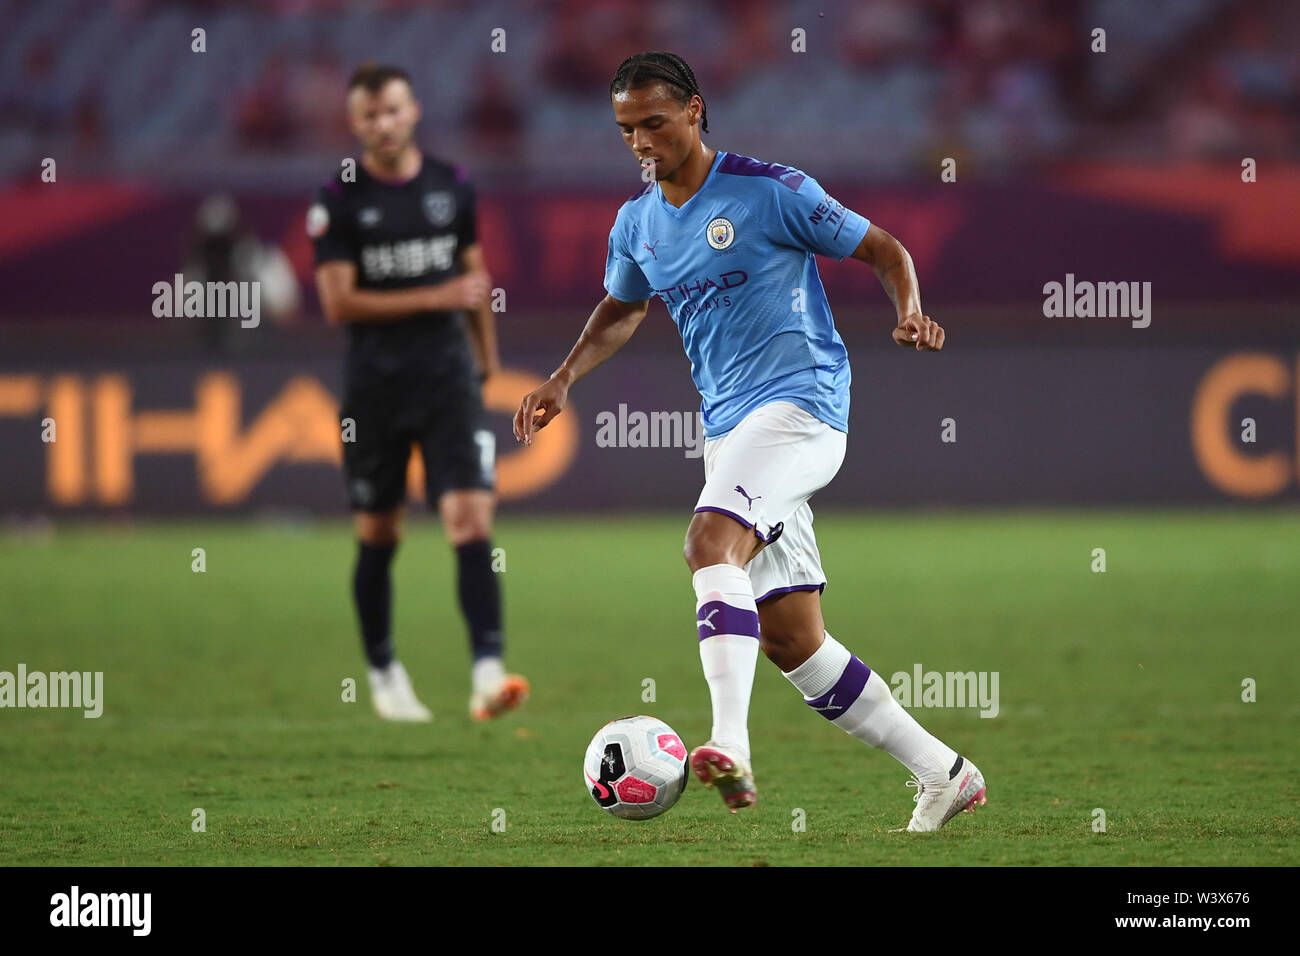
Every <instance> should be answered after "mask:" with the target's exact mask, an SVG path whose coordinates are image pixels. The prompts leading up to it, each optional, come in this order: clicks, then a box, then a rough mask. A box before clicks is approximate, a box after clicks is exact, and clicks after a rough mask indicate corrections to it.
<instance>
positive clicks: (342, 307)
mask: <svg viewBox="0 0 1300 956" xmlns="http://www.w3.org/2000/svg"><path fill="white" fill-rule="evenodd" d="M489 285H490V280H489V279H488V277H487V273H485V272H471V273H467V274H465V275H459V276H456V278H454V279H449V280H447V281H446V282H440V283H438V284H437V285H426V286H417V287H415V288H414V289H392V290H385V291H382V292H378V291H375V290H372V289H358V288H357V267H356V263H354V262H348V261H347V260H344V259H332V260H329V261H326V262H322V263H321V264H320V265H319V266H317V267H316V292H317V294H318V295H319V296H320V304H321V310H322V311H323V312H324V313H325V318H327V319H328V320H329V321H330V322H392V321H394V320H397V319H405V318H409V317H410V316H411V315H413V314H415V313H417V312H452V311H456V310H458V309H477V308H479V307H481V306H483V305H484V304H486V302H487V297H488V292H489Z"/></svg>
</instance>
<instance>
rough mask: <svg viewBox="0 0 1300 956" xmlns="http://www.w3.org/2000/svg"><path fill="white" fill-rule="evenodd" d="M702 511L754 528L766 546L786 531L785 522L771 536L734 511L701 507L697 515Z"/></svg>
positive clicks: (696, 511)
mask: <svg viewBox="0 0 1300 956" xmlns="http://www.w3.org/2000/svg"><path fill="white" fill-rule="evenodd" d="M701 511H712V512H713V513H714V514H720V515H726V516H727V517H728V518H735V519H736V520H737V521H739V522H740V523H741V524H742V525H744V526H745V527H746V528H752V529H753V530H754V535H755V536H756V537H757V538H758V540H759V541H762V542H763V543H764V544H771V543H772V542H773V541H775V540H776V539H777V538H779V537H781V532H782V531H784V530H785V522H784V521H779V522H777V524H776V527H774V528H773V529H772V533H771V534H770V535H765V534H763V532H761V531H759V530H758V525H756V524H754V522H752V521H746V520H745V519H744V518H742V517H741V516H740V515H738V514H736V513H735V512H734V511H728V510H727V509H726V508H715V507H713V505H700V507H698V508H696V509H695V513H696V514H699V513H700V512H701Z"/></svg>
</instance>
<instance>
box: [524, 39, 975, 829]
mask: <svg viewBox="0 0 1300 956" xmlns="http://www.w3.org/2000/svg"><path fill="white" fill-rule="evenodd" d="M610 98H611V102H612V104H613V108H614V119H615V121H616V122H617V124H618V127H619V129H620V130H621V131H622V134H623V140H624V141H625V142H626V143H627V144H628V146H629V147H630V148H631V150H632V152H633V153H634V154H635V155H636V158H637V160H638V161H639V163H640V164H641V167H642V169H643V174H644V175H645V178H646V179H647V184H646V186H645V187H644V188H643V189H641V190H640V191H638V192H637V193H636V195H634V196H633V197H632V198H630V199H629V200H627V202H625V203H624V204H623V206H622V208H621V209H619V211H618V218H617V219H616V220H615V222H614V228H613V229H612V230H611V231H610V235H609V255H608V257H607V259H606V263H605V290H606V292H607V293H608V295H607V296H606V297H605V298H604V300H603V301H601V303H600V304H599V305H597V306H596V309H595V311H594V312H592V314H591V317H590V319H588V321H587V325H586V328H584V329H583V331H582V334H581V335H580V336H579V338H578V342H577V344H576V345H575V346H574V347H573V350H572V351H571V352H570V353H569V356H568V358H566V359H565V360H564V363H563V364H562V365H561V366H560V367H559V368H558V369H556V371H555V373H554V374H553V375H552V376H551V378H550V380H549V381H547V382H546V383H545V384H544V385H542V386H541V387H540V388H538V389H536V390H535V391H533V392H531V393H529V394H528V395H526V396H525V397H524V399H523V401H522V402H521V404H520V407H519V410H518V411H517V412H516V413H515V421H514V430H515V437H516V438H517V439H518V440H519V441H522V442H524V443H525V444H528V443H531V442H532V440H533V435H534V432H536V431H538V430H540V429H542V428H545V427H546V425H547V423H548V422H550V421H551V419H553V418H554V417H555V416H556V415H558V414H559V413H560V412H561V411H562V410H563V408H564V405H565V402H566V400H567V397H568V393H569V389H570V387H572V385H573V383H574V382H576V381H577V380H578V379H580V378H582V376H583V375H585V374H587V373H588V372H589V371H591V370H592V369H593V368H595V367H596V366H597V365H599V364H600V363H601V362H603V361H605V360H606V359H607V358H609V357H610V356H611V355H613V354H614V352H616V351H617V350H618V349H619V348H620V347H621V346H622V345H623V344H624V343H626V342H627V341H628V339H630V338H631V337H632V333H633V332H635V331H636V328H637V326H638V325H639V324H640V323H641V320H642V319H644V318H645V315H646V310H647V309H648V308H649V305H650V301H649V300H650V298H651V297H652V296H658V297H659V298H660V299H662V300H663V302H664V305H665V306H667V308H668V312H669V314H670V315H671V316H672V319H673V321H674V322H675V323H676V324H677V328H678V330H679V331H680V332H681V336H682V344H683V345H684V346H685V348H686V354H687V355H688V356H689V358H690V360H691V374H692V376H693V378H694V380H695V384H696V387H697V388H698V389H699V392H700V398H701V406H700V407H701V413H702V418H703V423H704V435H705V446H704V468H705V482H704V490H703V491H702V492H701V493H700V497H699V499H698V501H697V502H696V505H695V514H694V517H693V518H692V520H691V523H690V527H689V528H688V529H687V532H686V546H685V558H686V564H687V565H688V566H689V567H690V569H691V573H692V574H693V583H694V586H695V595H696V615H697V621H696V624H697V630H698V636H699V647H700V661H701V663H702V664H703V667H704V677H705V680H706V681H707V683H708V686H709V693H710V695H711V697H712V702H713V731H712V735H711V739H710V740H709V741H708V742H707V743H706V744H704V745H702V746H700V747H697V748H695V750H693V751H692V752H691V757H690V763H691V770H692V772H693V773H694V774H695V775H696V777H697V778H699V780H700V781H701V782H703V783H704V784H705V785H706V786H710V787H716V788H717V789H718V791H719V792H720V793H721V794H722V796H723V800H724V802H725V803H726V805H727V806H728V807H729V808H730V809H731V810H732V812H735V811H736V810H737V809H739V808H741V807H748V806H752V805H753V804H754V801H755V797H756V791H755V787H754V775H753V771H752V769H751V765H750V749H749V729H748V716H749V699H750V692H751V689H752V687H753V681H754V669H755V666H756V663H757V659H758V651H759V648H760V647H761V648H762V650H763V653H764V654H766V655H767V657H768V659H769V660H771V661H772V662H773V663H774V664H776V665H777V666H778V667H779V668H781V672H782V673H783V674H784V675H785V676H786V678H787V679H789V681H790V683H792V684H793V685H794V686H795V688H796V689H798V690H799V692H800V693H801V694H802V695H803V697H804V700H805V702H806V703H807V704H808V705H809V706H810V707H811V708H812V709H813V710H816V711H818V712H819V713H820V714H821V715H822V716H823V717H825V718H827V719H828V720H830V721H831V722H832V723H834V724H835V725H836V726H838V727H839V728H840V729H842V730H844V731H845V732H847V733H849V734H851V735H853V736H854V737H856V738H857V739H859V740H861V741H862V742H864V743H866V744H868V745H870V746H873V747H879V748H880V749H882V750H885V751H886V752H888V753H890V754H892V755H893V756H894V757H895V758H897V759H898V760H899V761H900V762H901V763H902V764H903V765H904V766H905V767H907V769H908V770H910V771H911V772H912V774H913V776H914V777H915V780H914V781H913V780H909V781H908V784H909V785H914V786H915V787H916V789H917V793H916V795H915V797H914V800H915V801H916V807H915V809H914V810H913V813H912V819H911V821H910V823H909V824H908V826H907V829H908V830H911V831H929V830H937V829H939V828H940V827H942V826H943V825H944V824H945V823H947V822H948V820H950V819H951V818H952V817H954V816H955V815H956V814H957V813H959V812H961V811H962V810H970V811H971V812H974V809H975V807H976V806H977V805H980V806H982V805H983V804H984V801H985V785H984V777H983V775H982V774H981V773H980V771H979V769H978V768H977V767H976V766H975V765H974V764H973V763H971V761H969V760H968V759H966V758H965V757H962V756H960V755H959V754H957V753H956V752H955V751H953V750H952V749H951V748H949V747H948V746H946V745H945V744H944V743H943V742H942V741H940V740H939V739H937V738H936V737H934V736H933V735H931V734H930V733H928V732H927V731H926V730H925V729H924V728H923V727H921V725H920V724H918V723H917V722H916V720H915V719H913V717H912V716H911V715H910V714H908V713H907V711H905V710H904V709H903V708H902V706H900V705H899V703H898V701H896V700H895V699H894V697H893V695H892V694H891V693H890V688H889V685H888V684H887V683H886V682H885V680H884V679H883V678H881V676H880V675H879V674H878V673H876V672H875V671H873V670H872V669H871V668H870V667H868V666H867V665H866V664H864V663H863V662H862V661H861V660H859V659H858V658H857V657H856V656H854V655H853V654H852V653H850V652H849V650H848V649H847V648H845V647H844V645H842V644H841V643H840V642H839V641H837V640H835V638H833V637H831V635H830V634H829V633H828V632H827V631H826V630H825V627H824V624H823V622H822V613H821V592H822V590H823V589H824V588H825V587H826V576H825V574H824V572H823V571H822V566H821V556H820V555H819V553H818V551H817V541H816V539H815V538H814V536H813V527H812V511H811V509H810V508H809V506H808V501H809V499H810V498H811V497H812V496H813V494H815V493H816V492H817V491H819V490H820V489H821V488H824V487H825V486H826V485H827V484H829V483H830V481H831V479H832V478H833V477H834V476H835V473H836V472H837V471H838V470H839V467H840V464H841V462H843V460H844V450H845V442H846V436H847V432H848V421H849V381H850V376H849V360H848V353H847V352H846V351H845V348H844V342H843V341H842V340H841V339H840V336H839V333H838V332H836V331H835V325H834V322H833V320H832V317H831V311H830V306H829V304H828V303H827V301H826V293H825V290H824V289H823V288H822V284H821V279H820V278H819V277H818V274H817V262H816V258H815V257H816V256H818V255H823V256H830V257H832V258H834V259H836V260H842V259H843V258H844V257H846V256H852V257H853V258H855V259H859V260H861V261H862V262H865V263H866V264H867V265H869V266H871V268H872V269H873V270H874V271H875V273H876V276H877V277H878V278H879V279H880V282H881V284H882V285H883V286H884V289H885V292H886V293H887V294H888V296H889V299H890V301H891V302H892V303H893V304H894V307H895V309H896V310H897V313H898V324H897V326H896V327H895V329H894V331H893V338H894V341H895V342H896V343H898V344H899V345H903V346H910V347H912V348H914V349H916V350H917V351H922V352H925V351H932V352H937V351H939V350H940V349H941V348H943V343H944V331H943V329H942V328H941V327H940V326H939V325H938V324H937V323H936V322H934V321H932V320H931V319H930V318H929V317H928V316H926V315H924V314H922V312H921V299H920V290H919V288H918V285H917V280H916V271H915V269H914V268H913V266H912V259H911V256H909V255H908V253H907V250H906V249H904V248H903V246H902V245H901V244H900V243H899V242H898V241H897V240H896V239H894V238H893V237H892V236H891V235H889V233H887V232H885V231H884V230H883V229H881V228H880V227H879V226H878V225H874V224H872V223H869V222H868V221H867V220H866V219H864V218H863V217H862V216H860V215H858V214H857V213H856V212H853V211H852V210H850V209H846V208H845V207H844V206H843V205H842V204H841V203H839V202H837V201H836V200H835V199H833V198H832V197H831V196H829V195H828V194H827V193H826V191H825V190H824V189H822V187H821V186H820V185H819V184H818V183H817V181H816V180H815V179H813V178H812V177H811V176H809V175H807V174H806V173H804V172H802V171H800V170H798V169H792V168H790V167H788V166H780V165H776V164H774V163H764V162H760V161H758V160H755V159H750V158H749V157H746V156H738V155H736V154H734V153H727V152H725V151H722V150H717V149H713V148H711V147H708V146H706V145H705V144H704V143H703V142H701V140H700V133H701V131H703V132H706V133H707V132H708V129H709V126H708V112H707V110H706V108H705V104H704V99H703V97H702V96H701V95H700V90H699V86H698V84H697V83H696V80H695V74H694V73H693V72H692V71H691V68H690V67H689V66H687V64H686V63H685V61H684V60H682V58H681V57H679V56H676V55H675V54H672V53H641V54H638V55H636V56H633V57H630V58H628V59H627V60H625V61H624V62H623V64H622V65H621V66H620V67H619V68H618V72H617V73H616V74H615V76H614V80H613V82H612V83H611V84H610ZM651 172H652V173H653V175H652V176H651V175H649V174H650V173H651Z"/></svg>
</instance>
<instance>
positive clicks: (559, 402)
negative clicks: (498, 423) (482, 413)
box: [515, 378, 569, 445]
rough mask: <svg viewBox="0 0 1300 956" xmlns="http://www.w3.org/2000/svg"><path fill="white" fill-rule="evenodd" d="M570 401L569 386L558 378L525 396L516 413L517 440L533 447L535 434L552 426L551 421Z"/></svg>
mask: <svg viewBox="0 0 1300 956" xmlns="http://www.w3.org/2000/svg"><path fill="white" fill-rule="evenodd" d="M568 399H569V386H567V385H565V384H564V382H562V381H560V380H559V379H556V378H553V379H550V380H549V381H548V382H547V383H546V384H545V385H543V386H542V387H541V388H537V389H534V390H533V391H531V392H529V393H528V394H527V395H525V396H524V400H523V401H522V402H520V403H519V411H517V412H515V440H516V441H521V442H523V443H524V444H525V445H531V444H532V443H533V432H534V431H536V430H540V429H543V428H545V427H546V426H547V425H548V424H550V421H551V419H552V418H554V417H555V416H556V415H558V414H560V412H561V411H562V410H563V409H564V404H565V402H567V401H568Z"/></svg>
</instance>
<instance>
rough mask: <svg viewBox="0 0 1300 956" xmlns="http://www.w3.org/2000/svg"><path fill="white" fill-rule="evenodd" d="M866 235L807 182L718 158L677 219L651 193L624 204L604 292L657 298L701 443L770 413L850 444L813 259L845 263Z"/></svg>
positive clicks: (839, 349)
mask: <svg viewBox="0 0 1300 956" xmlns="http://www.w3.org/2000/svg"><path fill="white" fill-rule="evenodd" d="M868 225H869V223H868V221H867V220H866V219H864V218H863V217H862V216H860V215H858V214H857V213H855V212H853V211H852V210H849V209H846V208H845V207H844V206H843V205H842V204H841V203H839V202H836V201H835V200H834V199H833V198H831V197H830V196H829V195H827V193H826V191H825V190H824V189H822V187H821V186H820V185H819V184H818V183H817V180H815V179H813V178H812V177H811V176H809V175H807V174H806V173H804V172H801V171H800V170H798V169H792V168H791V167H789V166H779V165H776V164H774V163H761V162H759V161H758V160H756V159H750V158H749V157H747V156H738V155H736V154H734V153H727V152H724V151H722V150H718V154H717V155H716V156H715V157H714V159H713V166H712V167H711V168H710V170H709V175H708V176H707V177H706V178H705V180H704V184H703V185H702V186H701V187H700V188H699V191H698V192H696V193H695V195H694V196H692V197H691V198H690V199H688V200H687V201H686V203H685V205H683V206H682V207H681V208H680V209H678V208H676V207H675V206H673V205H671V204H670V203H669V202H668V200H667V199H665V198H664V195H663V191H662V189H661V188H660V187H659V184H658V183H657V182H656V183H648V184H647V185H646V187H645V188H644V189H642V190H641V191H640V192H639V193H637V195H635V196H633V197H632V198H631V199H629V200H628V201H627V202H625V203H624V204H623V206H622V208H621V209H619V211H618V218H617V219H616V220H615V222H614V228H613V229H612V230H611V231H610V234H609V255H608V257H607V258H606V260H605V291H607V292H608V293H609V294H610V295H611V296H613V297H614V298H615V299H618V300H619V301H620V302H638V301H640V300H642V299H648V298H650V297H651V296H652V295H657V296H659V298H661V299H663V301H664V304H665V305H667V306H668V312H669V314H670V315H671V316H672V317H673V321H674V322H676V323H677V329H678V331H679V332H680V333H681V336H682V344H683V345H684V346H685V347H686V354H687V356H688V357H689V358H690V360H691V377H692V378H694V380H695V386H696V388H698V389H699V392H700V410H701V412H702V417H703V424H704V434H705V436H706V437H708V438H716V437H718V436H719V435H725V434H726V433H727V432H729V431H730V430H731V429H732V428H735V427H736V425H738V424H739V423H740V420H741V419H742V418H744V417H745V416H746V415H747V414H749V413H750V412H751V411H753V410H754V409H756V408H758V407H760V406H762V405H767V404H770V403H771V402H776V401H788V402H793V403H794V404H795V405H798V406H799V407H800V408H802V409H804V411H806V412H808V413H809V414H810V415H813V416H815V417H817V418H818V419H820V420H821V421H824V422H826V423H827V424H828V425H830V426H832V427H833V428H836V429H839V430H840V431H842V432H847V431H848V428H849V381H850V374H849V356H848V352H847V351H846V350H845V348H844V341H843V340H842V339H841V338H840V335H839V333H838V332H836V331H835V323H834V321H833V319H832V317H831V310H830V304H829V303H828V302H827V301H826V290H825V289H823V288H822V281H821V277H820V276H819V275H818V274H817V261H816V258H815V254H817V255H823V256H830V257H832V258H834V259H836V260H840V259H843V258H844V257H845V256H848V255H850V254H852V252H853V251H854V250H855V249H856V248H857V247H858V243H860V242H861V241H862V237H863V236H864V235H866V232H867V227H868Z"/></svg>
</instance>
